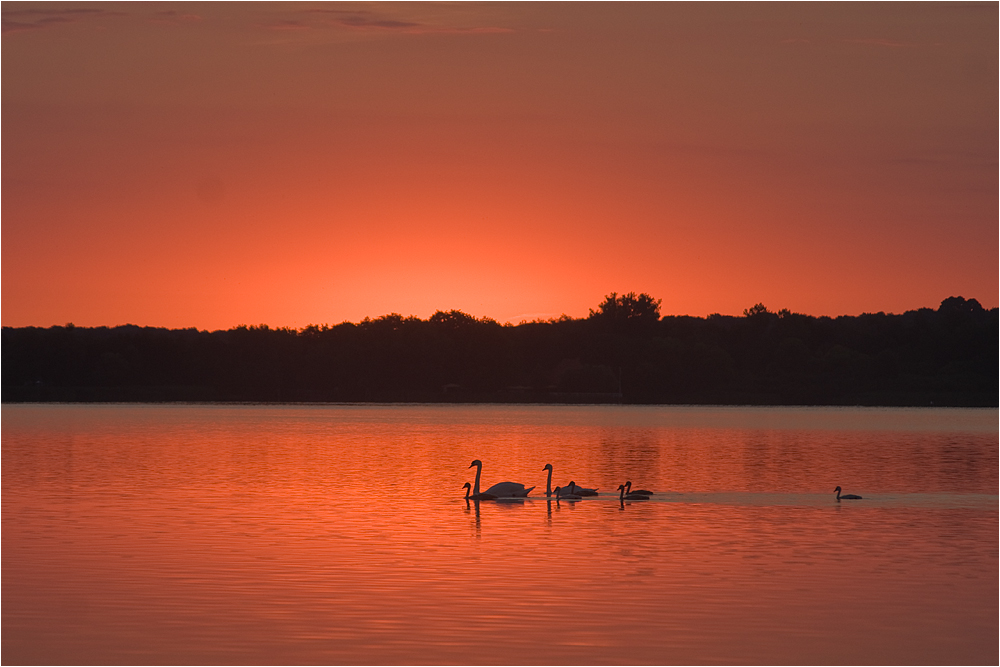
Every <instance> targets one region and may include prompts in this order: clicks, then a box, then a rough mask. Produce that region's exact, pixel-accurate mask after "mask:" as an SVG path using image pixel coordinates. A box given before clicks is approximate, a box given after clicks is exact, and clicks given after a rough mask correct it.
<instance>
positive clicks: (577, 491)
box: [569, 482, 597, 496]
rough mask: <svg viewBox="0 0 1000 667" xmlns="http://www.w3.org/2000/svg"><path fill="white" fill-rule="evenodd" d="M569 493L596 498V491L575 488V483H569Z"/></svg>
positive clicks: (580, 487) (579, 487)
mask: <svg viewBox="0 0 1000 667" xmlns="http://www.w3.org/2000/svg"><path fill="white" fill-rule="evenodd" d="M569 492H570V493H572V494H574V495H577V496H596V495H597V489H585V488H583V487H582V486H577V485H576V482H570V483H569Z"/></svg>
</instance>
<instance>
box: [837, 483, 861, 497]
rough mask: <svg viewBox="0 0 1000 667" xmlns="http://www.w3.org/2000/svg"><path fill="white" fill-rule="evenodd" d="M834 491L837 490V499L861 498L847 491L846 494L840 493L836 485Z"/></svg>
mask: <svg viewBox="0 0 1000 667" xmlns="http://www.w3.org/2000/svg"><path fill="white" fill-rule="evenodd" d="M834 491H836V492H837V500H861V499H862V498H861V496H856V495H854V494H853V493H848V494H847V495H844V496H842V495H840V487H839V486H838V487H837V488H836V489H834Z"/></svg>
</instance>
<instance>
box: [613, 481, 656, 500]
mask: <svg viewBox="0 0 1000 667" xmlns="http://www.w3.org/2000/svg"><path fill="white" fill-rule="evenodd" d="M618 490H619V491H621V493H620V494H619V495H618V500H621V501H623V502H624V501H626V500H649V496H647V495H645V494H642V493H628V494H626V493H625V485H624V484H619V485H618Z"/></svg>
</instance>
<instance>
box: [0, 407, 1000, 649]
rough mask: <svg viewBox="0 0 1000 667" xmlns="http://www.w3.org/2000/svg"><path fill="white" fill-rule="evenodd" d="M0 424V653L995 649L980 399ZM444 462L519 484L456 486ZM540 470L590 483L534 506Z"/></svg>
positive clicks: (49, 415)
mask: <svg viewBox="0 0 1000 667" xmlns="http://www.w3.org/2000/svg"><path fill="white" fill-rule="evenodd" d="M2 416H3V434H2V437H3V447H2V464H3V466H2V481H3V554H2V555H3V561H2V562H3V582H2V583H3V588H2V596H3V598H2V603H3V604H2V614H3V617H2V620H3V623H2V626H3V627H2V633H3V634H2V656H0V657H2V661H3V663H4V664H125V663H127V664H191V663H197V664H359V665H360V664H400V663H402V664H557V665H578V664H632V665H639V664H718V663H733V664H803V663H805V664H996V663H997V662H998V657H1000V656H998V604H997V600H998V558H997V551H998V495H997V489H998V411H997V410H996V409H874V408H758V407H752V408H751V407H745V408H744V407H683V406H681V407H674V406H672V407H662V406H620V405H611V406H526V405H520V406H519V405H11V404H8V405H3V407H2ZM473 459H480V460H482V462H483V472H482V480H483V489H485V488H486V487H488V486H490V485H491V484H493V483H495V482H499V481H505V480H512V481H516V482H522V483H524V484H525V485H526V486H535V487H536V488H535V489H534V490H533V491H532V492H531V493H530V495H529V497H528V498H527V499H526V500H524V501H522V502H495V501H494V502H490V501H483V502H478V503H477V502H467V501H465V500H464V499H463V496H464V490H463V488H462V485H463V484H464V483H465V482H472V481H473V479H474V476H475V468H472V469H470V468H469V464H470V463H471V462H472V460H473ZM547 463H551V464H552V466H553V467H554V478H553V483H554V484H560V485H564V484H566V483H567V482H569V481H570V480H573V481H575V482H576V483H577V484H579V485H582V486H586V487H597V488H598V490H599V492H600V495H599V496H597V497H596V498H586V499H584V500H582V501H578V502H571V501H560V502H556V501H552V500H547V499H546V497H545V495H544V491H545V483H546V473H545V472H543V470H542V468H543V466H544V465H545V464H547ZM625 480H630V481H632V482H633V484H634V485H635V486H637V487H643V488H647V489H650V490H652V491H654V492H655V494H654V495H653V496H652V497H651V498H650V500H648V501H634V502H629V501H626V502H624V503H622V502H619V499H618V492H617V490H616V489H617V487H618V485H619V484H622V483H623V482H624V481H625ZM838 485H839V486H842V487H843V489H844V492H845V493H853V494H859V495H861V496H863V499H862V500H843V501H839V502H838V501H837V500H836V498H835V495H834V492H833V490H834V487H836V486H838Z"/></svg>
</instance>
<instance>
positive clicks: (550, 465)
mask: <svg viewBox="0 0 1000 667" xmlns="http://www.w3.org/2000/svg"><path fill="white" fill-rule="evenodd" d="M542 470H548V471H551V470H552V464H551V463H546V464H545V467H544V468H542Z"/></svg>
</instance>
